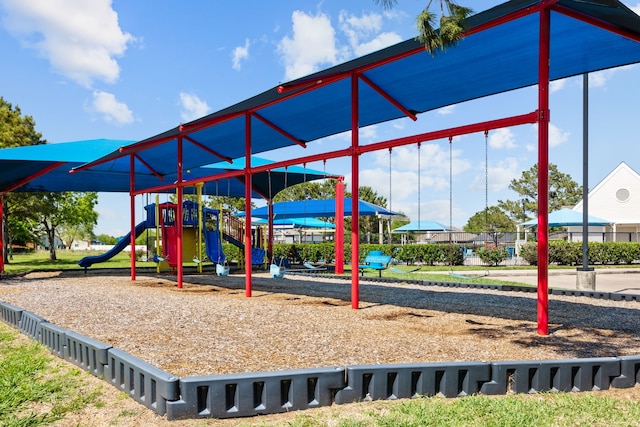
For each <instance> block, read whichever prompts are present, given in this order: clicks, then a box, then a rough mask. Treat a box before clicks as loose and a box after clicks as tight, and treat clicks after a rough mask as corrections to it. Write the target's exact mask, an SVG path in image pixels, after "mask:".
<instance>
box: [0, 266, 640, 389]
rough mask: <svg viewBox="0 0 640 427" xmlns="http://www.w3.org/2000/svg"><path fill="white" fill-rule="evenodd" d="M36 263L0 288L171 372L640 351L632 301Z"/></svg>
mask: <svg viewBox="0 0 640 427" xmlns="http://www.w3.org/2000/svg"><path fill="white" fill-rule="evenodd" d="M252 278H253V281H252V283H253V295H252V297H251V298H247V297H246V296H245V290H244V276H243V275H231V276H228V277H217V276H215V275H211V274H209V275H187V276H185V278H184V286H183V288H182V289H178V288H177V286H176V282H175V276H168V275H158V276H155V275H143V276H141V275H138V277H137V280H136V281H131V280H130V278H129V277H128V276H123V275H105V274H98V272H92V271H90V272H89V274H88V275H86V276H85V275H83V274H82V273H78V272H65V273H32V274H28V275H26V276H24V277H15V278H6V277H5V278H4V279H3V280H1V281H0V300H1V301H4V302H8V303H10V304H13V305H16V306H18V307H21V308H23V309H25V310H28V311H31V312H33V313H35V314H38V315H40V316H42V317H44V318H45V319H47V320H48V321H50V322H51V323H53V324H56V325H58V326H61V327H63V328H66V329H70V330H73V331H75V332H78V333H81V334H83V335H87V336H89V337H92V338H95V339H97V340H99V341H102V342H104V343H108V344H110V345H112V346H114V347H116V348H119V349H121V350H124V351H126V352H128V353H130V354H131V355H133V356H136V357H138V358H140V359H142V360H144V361H146V362H148V363H151V364H153V365H155V366H157V367H159V368H160V369H163V370H165V371H167V372H169V373H171V374H173V375H176V376H178V377H187V376H195V375H215V374H223V373H242V372H261V371H274V370H284V369H298V368H313V367H329V366H346V365H356V364H387V363H420V362H453V361H498V360H544V359H565V358H581V357H605V356H624V355H640V339H639V335H638V334H639V332H640V303H637V302H627V301H608V300H599V299H590V298H586V297H565V296H555V295H550V296H549V322H550V323H549V332H550V334H549V335H548V336H540V335H538V334H537V320H536V319H537V317H536V316H537V314H536V311H537V296H536V294H535V293H532V294H524V293H514V292H500V291H489V290H473V289H457V288H444V287H437V286H423V285H415V284H407V283H393V284H391V283H368V282H364V281H363V282H361V283H360V300H361V303H360V309H359V310H354V309H352V308H351V302H350V298H351V283H350V281H348V280H338V279H333V278H329V277H322V276H317V277H302V276H294V275H287V276H285V278H284V279H272V278H270V277H269V276H268V275H267V274H265V273H254V274H253V275H252Z"/></svg>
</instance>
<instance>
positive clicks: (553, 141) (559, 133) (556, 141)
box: [527, 123, 571, 151]
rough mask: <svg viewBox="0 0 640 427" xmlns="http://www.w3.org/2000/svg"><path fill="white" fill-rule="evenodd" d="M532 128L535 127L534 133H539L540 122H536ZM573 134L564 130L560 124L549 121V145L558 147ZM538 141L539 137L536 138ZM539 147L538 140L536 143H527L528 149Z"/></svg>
mask: <svg viewBox="0 0 640 427" xmlns="http://www.w3.org/2000/svg"><path fill="white" fill-rule="evenodd" d="M531 128H532V129H533V132H534V134H535V135H536V138H537V135H538V124H537V123H536V124H534V125H532V126H531ZM570 136H571V132H567V131H563V130H562V129H560V128H559V127H558V126H556V125H554V124H553V123H549V147H556V146H558V145H560V144H564V143H565V142H567V141H568V140H569V137H570ZM536 141H537V139H536ZM537 149H538V143H537V142H536V143H535V144H529V145H527V150H528V151H535V150H537Z"/></svg>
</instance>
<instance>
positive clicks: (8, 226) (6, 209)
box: [0, 97, 46, 263]
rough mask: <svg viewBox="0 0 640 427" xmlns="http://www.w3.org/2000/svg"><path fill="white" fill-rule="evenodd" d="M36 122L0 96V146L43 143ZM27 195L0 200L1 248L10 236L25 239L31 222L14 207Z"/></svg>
mask: <svg viewBox="0 0 640 427" xmlns="http://www.w3.org/2000/svg"><path fill="white" fill-rule="evenodd" d="M35 127H36V124H35V121H34V120H33V117H31V116H23V115H22V111H21V110H20V107H18V106H15V107H14V106H13V105H11V103H9V102H7V101H6V100H5V99H4V98H3V97H0V148H10V147H21V146H25V145H39V144H44V143H45V142H46V141H44V140H43V139H42V134H41V133H39V132H36V130H35ZM29 197H35V196H25V195H17V194H6V195H4V196H2V197H1V198H0V199H1V200H0V202H1V203H2V208H3V209H2V215H3V218H2V219H3V221H2V223H3V227H4V229H3V233H2V234H3V237H4V241H3V245H2V246H3V248H4V249H6V248H8V247H9V246H10V243H11V242H12V240H14V239H13V238H12V236H16V237H17V238H18V239H25V238H26V237H27V236H28V234H29V233H25V230H27V229H29V230H30V229H31V224H29V223H24V222H23V221H21V216H19V215H16V216H15V217H13V218H12V216H13V215H14V208H15V209H16V210H20V209H21V206H22V205H23V204H24V202H23V200H24V199H26V198H29ZM12 199H16V200H15V202H14V203H11V200H12ZM2 256H3V257H4V262H5V263H8V262H9V253H8V251H6V250H5V251H4V253H3V254H2Z"/></svg>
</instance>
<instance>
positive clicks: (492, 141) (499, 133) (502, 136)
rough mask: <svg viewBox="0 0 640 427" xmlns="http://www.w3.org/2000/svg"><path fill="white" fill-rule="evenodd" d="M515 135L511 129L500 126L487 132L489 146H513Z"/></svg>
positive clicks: (514, 145)
mask: <svg viewBox="0 0 640 427" xmlns="http://www.w3.org/2000/svg"><path fill="white" fill-rule="evenodd" d="M514 140H515V136H514V135H513V132H511V129H509V128H500V129H496V130H494V131H492V132H490V133H489V146H490V147H491V148H507V149H510V148H515V147H516V144H515V143H514Z"/></svg>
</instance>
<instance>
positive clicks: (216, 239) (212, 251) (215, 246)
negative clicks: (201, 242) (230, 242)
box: [204, 230, 226, 264]
mask: <svg viewBox="0 0 640 427" xmlns="http://www.w3.org/2000/svg"><path fill="white" fill-rule="evenodd" d="M204 238H205V249H206V251H207V256H208V257H209V261H211V262H213V263H218V264H222V263H223V262H224V261H225V259H226V257H225V256H224V252H223V251H222V244H221V243H220V231H218V230H210V231H209V230H205V235H204Z"/></svg>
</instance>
